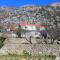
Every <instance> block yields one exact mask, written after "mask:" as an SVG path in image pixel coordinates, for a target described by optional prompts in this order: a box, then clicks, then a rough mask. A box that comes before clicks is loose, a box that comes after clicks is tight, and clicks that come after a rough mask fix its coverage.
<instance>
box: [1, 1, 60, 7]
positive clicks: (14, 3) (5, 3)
mask: <svg viewBox="0 0 60 60" xmlns="http://www.w3.org/2000/svg"><path fill="white" fill-rule="evenodd" d="M56 2H60V0H0V6H16V7H18V6H23V5H38V6H39V5H41V6H42V5H48V4H51V3H56Z"/></svg>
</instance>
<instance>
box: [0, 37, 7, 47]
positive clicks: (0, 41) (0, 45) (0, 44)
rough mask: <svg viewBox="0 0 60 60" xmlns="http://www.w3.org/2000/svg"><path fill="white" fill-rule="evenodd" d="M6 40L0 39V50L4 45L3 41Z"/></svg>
mask: <svg viewBox="0 0 60 60" xmlns="http://www.w3.org/2000/svg"><path fill="white" fill-rule="evenodd" d="M5 39H6V38H4V37H0V48H2V46H3V45H4V41H5Z"/></svg>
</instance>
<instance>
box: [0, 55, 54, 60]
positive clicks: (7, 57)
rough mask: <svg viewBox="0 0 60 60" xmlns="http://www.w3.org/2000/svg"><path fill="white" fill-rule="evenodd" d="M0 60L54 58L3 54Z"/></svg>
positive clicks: (50, 58) (43, 59)
mask: <svg viewBox="0 0 60 60" xmlns="http://www.w3.org/2000/svg"><path fill="white" fill-rule="evenodd" d="M0 60H55V58H54V57H51V56H46V57H45V56H24V55H22V56H21V55H5V56H0Z"/></svg>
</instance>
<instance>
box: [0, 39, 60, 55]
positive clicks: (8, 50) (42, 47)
mask: <svg viewBox="0 0 60 60" xmlns="http://www.w3.org/2000/svg"><path fill="white" fill-rule="evenodd" d="M11 41H12V42H11ZM17 41H18V42H19V41H21V39H19V40H18V39H15V40H6V41H5V45H4V46H3V47H2V48H1V49H0V54H3V55H6V54H22V52H23V50H25V51H27V52H29V53H31V54H32V55H38V54H42V55H43V54H46V55H50V54H53V55H56V56H60V45H57V44H53V45H51V44H22V43H18V42H17Z"/></svg>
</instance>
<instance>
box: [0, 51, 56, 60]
mask: <svg viewBox="0 0 60 60" xmlns="http://www.w3.org/2000/svg"><path fill="white" fill-rule="evenodd" d="M0 60H55V56H53V55H35V56H32V55H31V54H30V53H28V52H26V51H25V50H24V51H23V53H22V55H16V54H9V55H3V56H0Z"/></svg>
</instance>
